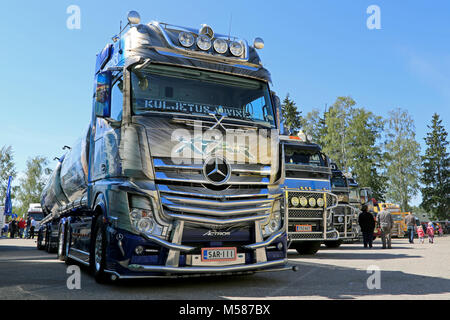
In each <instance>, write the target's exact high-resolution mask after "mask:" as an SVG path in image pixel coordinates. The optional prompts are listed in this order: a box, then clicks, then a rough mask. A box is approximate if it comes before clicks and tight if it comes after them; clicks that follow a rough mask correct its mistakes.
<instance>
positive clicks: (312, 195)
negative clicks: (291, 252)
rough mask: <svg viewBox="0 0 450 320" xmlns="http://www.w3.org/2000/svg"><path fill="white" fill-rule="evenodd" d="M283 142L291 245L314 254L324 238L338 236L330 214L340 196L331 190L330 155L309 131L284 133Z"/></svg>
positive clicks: (286, 205) (302, 251)
mask: <svg viewBox="0 0 450 320" xmlns="http://www.w3.org/2000/svg"><path fill="white" fill-rule="evenodd" d="M281 144H282V146H283V155H284V166H285V175H286V177H285V182H284V190H285V198H286V202H285V207H284V209H285V211H286V215H287V216H288V238H289V242H290V248H293V249H295V250H297V252H298V253H299V254H315V253H316V252H317V251H318V250H319V248H320V245H321V243H322V242H323V241H326V240H337V239H338V236H339V235H338V232H337V231H336V230H335V229H334V227H333V222H332V215H331V209H332V208H333V207H335V206H336V205H337V197H336V196H335V195H334V194H332V193H331V185H330V177H331V167H330V163H329V159H328V158H327V156H326V155H325V154H323V153H322V152H321V148H320V146H319V145H317V144H314V143H310V142H308V141H307V139H306V135H302V134H300V135H299V136H281Z"/></svg>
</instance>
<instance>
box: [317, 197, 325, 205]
mask: <svg viewBox="0 0 450 320" xmlns="http://www.w3.org/2000/svg"><path fill="white" fill-rule="evenodd" d="M324 204H325V202H324V201H323V198H319V199H317V205H318V206H319V207H323V205H324Z"/></svg>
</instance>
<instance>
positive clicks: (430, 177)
mask: <svg viewBox="0 0 450 320" xmlns="http://www.w3.org/2000/svg"><path fill="white" fill-rule="evenodd" d="M428 128H429V129H431V132H428V133H427V136H426V137H425V138H424V140H425V143H426V145H427V149H426V151H425V155H424V156H423V157H422V166H423V172H422V176H421V179H420V180H421V182H422V184H423V185H424V187H423V188H421V191H422V204H421V206H422V207H423V208H424V209H425V210H427V211H431V212H432V213H433V215H434V216H435V217H436V218H437V219H439V220H444V219H449V218H450V213H449V210H450V197H449V195H450V168H449V165H450V158H449V154H448V152H447V145H448V141H447V135H448V134H447V132H446V131H445V128H444V127H443V126H442V120H441V119H439V115H438V114H436V113H435V114H433V118H432V120H431V126H428Z"/></svg>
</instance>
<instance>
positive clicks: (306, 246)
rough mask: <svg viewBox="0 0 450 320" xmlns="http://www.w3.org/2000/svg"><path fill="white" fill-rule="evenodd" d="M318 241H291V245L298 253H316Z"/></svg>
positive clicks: (318, 247)
mask: <svg viewBox="0 0 450 320" xmlns="http://www.w3.org/2000/svg"><path fill="white" fill-rule="evenodd" d="M320 244H321V243H320V241H308V242H300V243H295V242H294V243H292V246H293V247H294V249H295V250H297V252H298V254H302V255H304V254H316V253H317V251H319V249H320Z"/></svg>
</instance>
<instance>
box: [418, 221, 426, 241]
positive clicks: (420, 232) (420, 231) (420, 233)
mask: <svg viewBox="0 0 450 320" xmlns="http://www.w3.org/2000/svg"><path fill="white" fill-rule="evenodd" d="M417 236H418V237H419V241H420V243H422V244H423V242H424V240H425V231H423V227H422V226H421V225H420V226H418V227H417Z"/></svg>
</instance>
